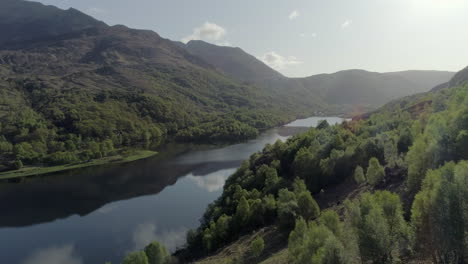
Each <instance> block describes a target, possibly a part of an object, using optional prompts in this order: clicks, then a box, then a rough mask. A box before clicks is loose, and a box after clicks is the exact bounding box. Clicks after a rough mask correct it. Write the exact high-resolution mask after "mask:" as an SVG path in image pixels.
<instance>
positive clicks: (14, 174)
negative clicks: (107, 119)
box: [0, 150, 157, 180]
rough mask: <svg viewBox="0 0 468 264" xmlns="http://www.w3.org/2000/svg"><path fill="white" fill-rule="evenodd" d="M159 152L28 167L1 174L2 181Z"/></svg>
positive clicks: (144, 156)
mask: <svg viewBox="0 0 468 264" xmlns="http://www.w3.org/2000/svg"><path fill="white" fill-rule="evenodd" d="M156 154H157V152H155V151H150V150H135V151H133V152H132V153H130V154H128V155H122V154H118V155H114V156H109V157H105V158H102V159H94V160H91V161H89V162H84V163H77V164H68V165H58V166H46V167H42V166H28V167H24V168H21V169H19V170H14V171H6V172H1V173H0V180H7V179H15V178H21V177H29V176H37V175H45V174H50V173H55V172H61V171H67V170H73V169H78V168H85V167H91V166H99V165H105V164H118V163H127V162H132V161H136V160H140V159H145V158H149V157H151V156H154V155H156Z"/></svg>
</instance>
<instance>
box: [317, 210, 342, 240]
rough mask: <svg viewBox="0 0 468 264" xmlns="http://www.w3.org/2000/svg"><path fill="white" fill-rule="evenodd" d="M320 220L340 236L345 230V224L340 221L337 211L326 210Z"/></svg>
mask: <svg viewBox="0 0 468 264" xmlns="http://www.w3.org/2000/svg"><path fill="white" fill-rule="evenodd" d="M318 222H319V223H320V224H321V225H324V226H326V227H327V228H328V229H329V230H330V231H332V232H333V234H334V235H335V236H337V237H339V236H340V235H341V233H342V230H343V224H342V223H341V221H340V217H339V216H338V214H337V213H336V212H335V211H332V210H326V211H325V212H322V214H321V215H320V217H319V219H318Z"/></svg>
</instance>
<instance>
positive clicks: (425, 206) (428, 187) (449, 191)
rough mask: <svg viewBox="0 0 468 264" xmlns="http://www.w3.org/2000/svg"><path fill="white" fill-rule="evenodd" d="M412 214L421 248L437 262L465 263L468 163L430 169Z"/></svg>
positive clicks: (467, 219) (467, 230)
mask: <svg viewBox="0 0 468 264" xmlns="http://www.w3.org/2000/svg"><path fill="white" fill-rule="evenodd" d="M411 213H412V214H411V220H412V222H413V224H414V226H415V228H416V237H417V241H419V243H421V244H420V245H421V248H420V250H422V251H424V252H425V253H426V254H430V255H432V257H433V260H434V261H436V262H437V263H461V262H463V259H464V257H465V258H466V254H467V252H466V248H467V243H468V241H467V240H466V239H467V237H468V229H467V227H468V162H467V161H462V162H460V163H458V164H455V163H453V162H451V163H447V164H446V165H445V166H443V167H441V168H439V169H437V170H430V171H428V173H427V175H426V178H425V179H424V182H423V185H422V189H421V191H420V192H419V193H418V194H417V195H416V197H415V200H414V202H413V207H412V210H411ZM423 245H425V246H424V247H423Z"/></svg>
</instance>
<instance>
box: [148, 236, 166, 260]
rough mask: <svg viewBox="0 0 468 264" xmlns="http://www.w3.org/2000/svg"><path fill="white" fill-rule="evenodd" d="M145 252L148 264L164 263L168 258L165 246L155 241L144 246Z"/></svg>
mask: <svg viewBox="0 0 468 264" xmlns="http://www.w3.org/2000/svg"><path fill="white" fill-rule="evenodd" d="M145 253H146V256H147V257H148V263H149V264H165V263H167V262H168V259H169V253H168V252H167V250H166V248H165V247H164V246H163V245H161V244H160V243H158V242H156V241H154V242H152V243H151V244H149V245H147V246H146V247H145Z"/></svg>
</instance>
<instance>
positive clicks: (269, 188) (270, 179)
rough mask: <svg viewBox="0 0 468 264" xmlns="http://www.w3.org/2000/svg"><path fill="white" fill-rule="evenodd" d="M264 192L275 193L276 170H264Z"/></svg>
mask: <svg viewBox="0 0 468 264" xmlns="http://www.w3.org/2000/svg"><path fill="white" fill-rule="evenodd" d="M264 173H265V188H264V190H265V192H275V191H276V190H277V188H276V186H277V184H278V182H279V177H278V173H277V172H276V169H274V168H270V167H268V168H267V169H266V170H265V172H264Z"/></svg>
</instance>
